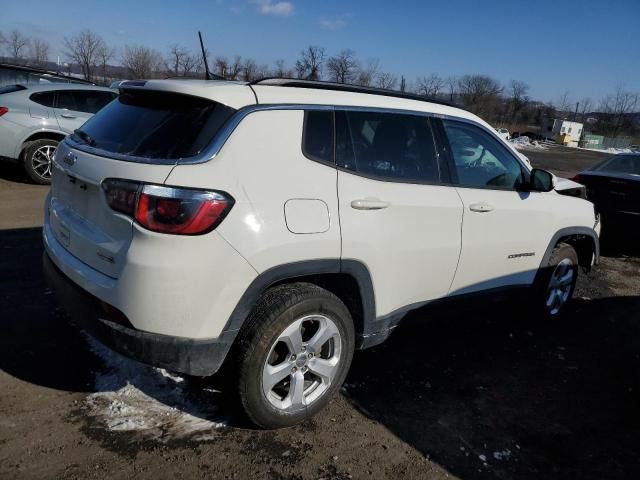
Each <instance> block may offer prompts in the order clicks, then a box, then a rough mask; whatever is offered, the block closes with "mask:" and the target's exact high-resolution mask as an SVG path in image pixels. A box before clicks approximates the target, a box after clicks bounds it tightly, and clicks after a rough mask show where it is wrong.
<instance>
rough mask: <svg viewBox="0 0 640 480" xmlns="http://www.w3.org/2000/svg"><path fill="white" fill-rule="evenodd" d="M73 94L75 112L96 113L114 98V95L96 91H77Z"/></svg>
mask: <svg viewBox="0 0 640 480" xmlns="http://www.w3.org/2000/svg"><path fill="white" fill-rule="evenodd" d="M74 94H75V98H76V100H77V102H78V105H77V107H78V108H77V110H78V111H80V112H86V113H96V112H97V111H98V110H100V109H101V108H102V107H104V106H105V105H106V104H107V103H109V102H110V101H111V100H113V99H114V98H115V96H116V95H115V94H114V93H111V92H101V91H98V90H85V91H77V92H74Z"/></svg>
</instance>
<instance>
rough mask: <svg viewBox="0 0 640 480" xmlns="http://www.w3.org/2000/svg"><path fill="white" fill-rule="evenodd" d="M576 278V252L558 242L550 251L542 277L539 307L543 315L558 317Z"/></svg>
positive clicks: (571, 292) (572, 289) (571, 293)
mask: <svg viewBox="0 0 640 480" xmlns="http://www.w3.org/2000/svg"><path fill="white" fill-rule="evenodd" d="M577 280H578V254H577V253H576V251H575V249H574V248H573V247H572V246H571V245H568V244H566V243H559V244H558V245H556V247H555V248H554V249H553V252H551V257H550V258H549V264H548V266H547V269H546V272H545V275H544V276H543V278H542V282H543V283H542V284H541V286H540V287H541V289H540V295H541V303H542V304H541V307H542V311H543V313H544V315H545V316H547V317H549V318H556V317H559V316H560V315H561V314H562V313H563V312H564V309H565V307H566V304H567V303H568V302H569V300H570V299H571V296H572V295H573V291H574V289H575V287H576V281H577Z"/></svg>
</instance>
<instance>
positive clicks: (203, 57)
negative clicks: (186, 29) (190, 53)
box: [198, 30, 211, 80]
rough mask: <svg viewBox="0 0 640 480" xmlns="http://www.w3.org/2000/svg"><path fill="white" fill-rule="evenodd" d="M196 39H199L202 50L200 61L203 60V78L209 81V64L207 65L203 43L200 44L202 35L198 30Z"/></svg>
mask: <svg viewBox="0 0 640 480" xmlns="http://www.w3.org/2000/svg"><path fill="white" fill-rule="evenodd" d="M198 37H200V49H201V50H202V59H203V60H204V78H206V79H207V80H211V75H210V74H209V64H208V63H207V55H206V54H205V53H204V43H202V34H201V33H200V30H198Z"/></svg>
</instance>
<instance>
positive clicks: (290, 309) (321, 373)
mask: <svg viewBox="0 0 640 480" xmlns="http://www.w3.org/2000/svg"><path fill="white" fill-rule="evenodd" d="M354 337H355V335H354V329H353V322H352V319H351V315H350V313H349V311H348V310H347V307H346V306H345V305H344V303H342V301H341V300H340V299H339V298H338V297H336V296H335V295H334V294H332V293H330V292H328V291H327V290H324V289H322V288H320V287H318V286H316V285H312V284H307V283H296V284H291V285H282V286H278V287H275V288H273V289H271V290H270V291H268V292H267V293H266V294H265V296H264V297H263V298H262V300H261V301H260V302H259V304H258V305H257V306H256V308H255V309H254V311H253V313H252V314H251V316H250V318H249V319H248V323H247V326H246V328H245V330H244V331H243V333H242V337H241V339H240V342H239V344H238V347H239V348H238V350H237V362H238V365H237V368H238V370H237V380H238V392H239V395H240V400H241V403H242V406H243V408H244V411H245V412H246V414H247V416H248V417H249V419H250V420H251V421H253V423H255V424H256V425H258V426H260V427H263V428H280V427H287V426H291V425H295V424H297V423H299V422H301V421H303V420H305V419H306V418H309V417H311V416H313V415H314V414H315V413H317V412H318V411H320V410H321V409H322V408H323V407H324V406H325V405H326V404H327V403H328V402H329V400H330V399H331V397H333V396H334V394H335V393H336V392H337V391H338V389H339V388H340V386H341V385H342V382H343V381H344V378H345V377H346V374H347V371H348V370H349V366H350V365H351V359H352V357H353V350H354V341H355V340H354Z"/></svg>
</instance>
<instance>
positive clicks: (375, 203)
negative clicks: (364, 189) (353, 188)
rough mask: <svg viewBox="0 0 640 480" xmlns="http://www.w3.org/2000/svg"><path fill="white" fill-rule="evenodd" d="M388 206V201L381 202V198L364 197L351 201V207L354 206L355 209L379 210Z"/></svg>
mask: <svg viewBox="0 0 640 480" xmlns="http://www.w3.org/2000/svg"><path fill="white" fill-rule="evenodd" d="M388 206H389V202H383V201H382V200H372V199H371V200H370V199H364V200H354V201H353V202H351V208H355V209H356V210H381V209H383V208H387V207H388Z"/></svg>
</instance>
